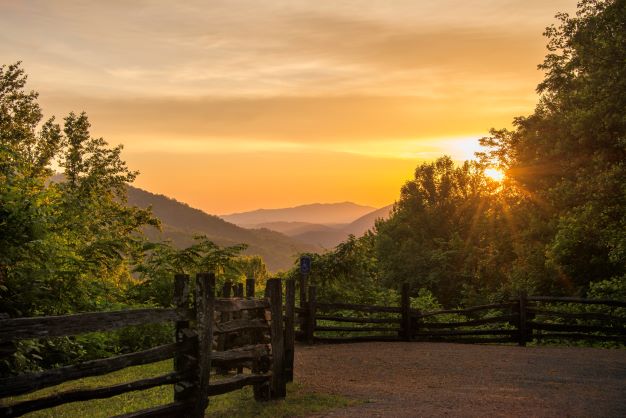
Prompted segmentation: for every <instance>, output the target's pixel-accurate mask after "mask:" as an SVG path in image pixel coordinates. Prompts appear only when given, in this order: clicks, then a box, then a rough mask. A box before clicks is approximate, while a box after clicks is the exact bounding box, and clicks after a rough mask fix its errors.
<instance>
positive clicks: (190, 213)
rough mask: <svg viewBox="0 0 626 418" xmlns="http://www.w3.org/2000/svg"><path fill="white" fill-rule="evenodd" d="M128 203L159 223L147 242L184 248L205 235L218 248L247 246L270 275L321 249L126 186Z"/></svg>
mask: <svg viewBox="0 0 626 418" xmlns="http://www.w3.org/2000/svg"><path fill="white" fill-rule="evenodd" d="M128 203H129V204H130V205H132V206H138V207H142V208H145V207H148V206H152V212H153V213H154V214H155V216H156V217H157V218H159V219H160V220H161V222H162V232H159V231H158V230H157V229H156V228H152V227H150V228H146V231H145V233H146V235H147V236H148V237H149V238H151V239H154V240H156V239H171V240H172V242H173V243H174V244H175V245H176V246H178V247H184V246H188V245H189V244H191V243H192V242H193V236H194V235H198V234H203V235H206V236H207V237H208V238H209V239H210V240H212V241H213V242H215V243H216V244H219V245H234V244H240V243H245V244H248V249H247V250H246V251H245V253H246V254H255V255H260V256H261V257H263V260H265V263H266V264H267V266H268V269H269V270H270V271H273V272H276V271H278V270H284V269H288V268H291V267H292V266H293V263H294V260H295V257H296V255H297V254H298V253H301V252H319V251H320V250H321V248H320V247H319V246H316V245H311V244H307V243H305V242H303V241H301V240H297V239H294V238H290V237H288V236H286V235H283V234H281V233H280V232H276V231H271V230H269V229H265V228H263V229H246V228H242V227H239V226H237V225H233V224H232V223H229V222H226V221H225V220H223V219H221V218H219V217H217V216H214V215H209V214H207V213H205V212H203V211H201V210H199V209H194V208H192V207H190V206H189V205H187V204H185V203H181V202H178V201H176V200H174V199H171V198H169V197H167V196H163V195H158V194H154V193H150V192H147V191H145V190H142V189H139V188H136V187H132V186H129V188H128Z"/></svg>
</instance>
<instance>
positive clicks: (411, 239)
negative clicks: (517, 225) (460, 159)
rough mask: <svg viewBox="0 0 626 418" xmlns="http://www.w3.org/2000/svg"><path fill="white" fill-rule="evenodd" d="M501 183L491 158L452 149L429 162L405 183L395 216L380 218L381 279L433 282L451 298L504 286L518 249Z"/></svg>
mask: <svg viewBox="0 0 626 418" xmlns="http://www.w3.org/2000/svg"><path fill="white" fill-rule="evenodd" d="M499 187H500V186H499V185H498V184H497V183H496V182H494V181H492V180H490V179H489V178H487V177H486V176H485V175H484V166H482V165H480V164H478V163H476V162H469V161H468V162H465V163H464V164H463V165H461V166H455V165H454V163H453V162H452V160H451V159H450V158H449V157H443V158H440V159H438V160H437V161H436V162H434V163H424V164H422V165H420V166H418V167H417V169H416V170H415V178H414V180H412V181H409V182H407V183H406V184H405V185H404V187H403V188H402V190H401V194H400V199H399V201H398V202H397V203H396V204H395V206H394V210H393V212H392V215H391V217H390V218H389V219H388V220H386V221H380V222H378V223H377V224H376V232H377V240H376V249H377V256H378V260H379V269H380V275H381V279H382V280H383V281H384V283H385V284H386V285H387V286H389V287H392V288H395V289H399V288H400V286H401V285H402V283H404V282H408V283H409V284H410V285H411V289H412V291H413V293H414V294H415V295H417V293H418V290H419V289H422V288H425V289H428V290H430V291H431V292H433V294H434V295H435V296H436V298H437V299H438V300H439V301H441V302H442V303H444V304H446V305H450V304H456V303H459V302H460V301H461V299H462V298H463V296H468V295H470V294H477V293H482V294H486V293H487V292H489V291H491V292H493V291H496V290H498V288H499V287H500V286H501V284H502V283H504V282H505V281H506V280H505V273H504V270H503V269H501V268H500V266H501V265H504V264H505V263H506V262H508V261H509V260H510V259H511V257H512V254H513V249H512V246H511V241H510V239H509V237H508V235H509V228H508V225H507V222H506V221H507V219H506V217H505V214H506V210H507V209H506V207H504V205H503V202H502V200H501V197H500V196H499Z"/></svg>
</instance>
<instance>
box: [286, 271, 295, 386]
mask: <svg viewBox="0 0 626 418" xmlns="http://www.w3.org/2000/svg"><path fill="white" fill-rule="evenodd" d="M295 312H296V282H295V280H293V279H289V280H287V281H286V282H285V378H286V379H287V382H293V356H294V345H295V337H296V330H295V319H296V318H295Z"/></svg>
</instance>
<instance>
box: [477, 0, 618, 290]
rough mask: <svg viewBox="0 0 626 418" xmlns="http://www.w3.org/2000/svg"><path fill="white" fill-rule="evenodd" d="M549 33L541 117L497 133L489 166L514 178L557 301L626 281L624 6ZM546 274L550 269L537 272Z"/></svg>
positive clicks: (582, 14)
mask: <svg viewBox="0 0 626 418" xmlns="http://www.w3.org/2000/svg"><path fill="white" fill-rule="evenodd" d="M557 17H558V19H559V21H560V23H559V25H558V26H551V27H549V28H548V29H547V30H546V32H545V35H546V36H547V37H548V39H549V43H548V51H549V53H548V55H547V56H546V58H545V60H544V62H543V64H541V65H540V66H539V68H540V69H542V70H544V71H545V73H546V76H545V79H544V81H543V82H542V83H541V84H539V86H538V88H537V91H538V92H539V93H540V94H541V98H540V102H539V104H538V105H537V108H536V109H535V112H534V113H533V114H532V115H530V116H528V117H520V118H517V119H516V120H515V124H514V125H515V129H514V130H513V131H506V130H502V131H495V130H494V131H492V135H491V136H490V137H488V138H484V139H483V144H484V145H487V146H488V147H490V148H491V151H490V152H489V153H485V154H483V155H482V158H483V161H484V162H488V163H495V164H500V165H502V166H504V167H506V168H507V170H508V175H509V177H510V178H511V187H514V188H515V189H516V191H517V193H518V194H519V195H520V196H523V199H522V200H521V202H520V209H519V210H518V213H520V212H525V213H526V214H527V215H526V218H527V219H526V224H525V226H524V229H526V230H529V231H533V232H531V233H530V234H529V235H532V236H533V241H534V242H529V245H531V246H533V247H534V250H533V252H534V253H535V254H536V255H537V257H536V261H537V262H535V263H533V264H532V265H529V266H527V267H528V269H527V273H528V274H532V272H531V271H530V270H537V269H542V270H543V272H544V273H545V274H546V275H548V276H551V278H550V280H548V281H549V282H550V283H551V284H552V286H551V290H552V291H561V292H564V293H579V294H584V293H585V292H586V289H587V288H588V286H589V284H590V283H591V282H595V281H602V280H606V279H610V278H615V279H618V280H620V279H619V278H622V279H621V280H623V279H624V277H625V274H626V164H625V163H626V159H625V157H626V118H625V117H624V109H626V66H625V65H624V63H625V62H626V30H625V26H626V23H625V22H626V1H624V0H614V1H596V0H585V1H582V2H580V3H579V8H578V12H577V14H576V16H569V15H567V14H564V13H561V14H558V15H557ZM539 264H543V266H540V265H539Z"/></svg>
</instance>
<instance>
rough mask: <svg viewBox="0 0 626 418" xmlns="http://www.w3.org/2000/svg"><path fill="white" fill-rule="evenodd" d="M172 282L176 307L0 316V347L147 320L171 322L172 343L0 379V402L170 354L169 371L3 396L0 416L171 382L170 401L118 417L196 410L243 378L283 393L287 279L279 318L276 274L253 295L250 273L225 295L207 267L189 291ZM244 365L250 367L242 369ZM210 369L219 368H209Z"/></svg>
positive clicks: (287, 368) (289, 357)
mask: <svg viewBox="0 0 626 418" xmlns="http://www.w3.org/2000/svg"><path fill="white" fill-rule="evenodd" d="M174 284H175V286H174V304H175V306H176V307H175V308H169V309H165V308H154V309H136V310H124V311H116V312H92V313H81V314H74V315H63V316H52V317H34V318H13V319H2V320H0V345H4V346H6V345H10V344H13V343H14V342H15V341H17V340H24V339H36V338H50V337H62V336H72V335H78V334H82V333H87V332H94V331H109V330H114V329H118V328H122V327H126V326H133V325H142V324H150V323H159V322H173V323H174V326H175V342H174V343H171V344H165V345H161V346H159V347H154V348H151V349H149V350H144V351H140V352H135V353H130V354H124V355H119V356H116V357H111V358H106V359H98V360H92V361H87V362H83V363H79V364H75V365H69V366H64V367H59V368H55V369H50V370H45V371H42V372H36V373H26V374H20V375H16V376H10V377H3V378H0V402H2V398H7V397H14V396H18V395H23V394H28V393H31V392H34V391H37V390H40V389H43V388H47V387H51V386H55V385H58V384H60V383H63V382H67V381H70V380H75V379H80V378H84V377H88V376H98V375H104V374H107V373H111V372H113V371H116V370H121V369H124V368H126V367H130V366H137V365H143V364H148V363H154V362H158V361H162V360H167V359H173V360H174V370H173V371H172V372H170V373H166V374H164V375H161V376H157V377H152V378H148V379H142V380H137V381H133V382H127V383H122V384H117V385H114V386H107V387H98V388H88V389H77V390H68V391H64V392H59V393H55V394H52V395H48V396H43V397H40V398H37V399H31V400H23V401H18V402H16V403H13V404H10V405H6V404H5V403H4V402H2V403H0V405H2V406H0V417H17V416H21V415H23V414H26V413H28V412H32V411H37V410H42V409H48V408H52V407H55V406H58V405H62V404H66V403H69V402H76V401H87V400H92V399H101V398H109V397H112V396H116V395H120V394H122V393H126V392H131V391H141V390H146V389H149V388H153V387H156V386H162V385H174V387H173V389H174V402H172V403H169V404H167V405H162V406H158V407H154V408H150V409H145V410H142V411H137V412H133V413H130V414H126V415H122V417H125V418H130V417H133V418H134V417H171V416H176V415H179V416H181V417H183V416H184V417H202V416H204V410H205V409H206V408H207V405H208V402H209V397H211V396H215V395H219V394H223V393H227V392H231V391H233V390H237V389H240V388H243V387H244V386H249V385H252V386H253V387H254V396H255V398H256V399H257V400H269V399H275V398H284V397H285V396H286V382H287V381H288V380H290V379H291V378H292V376H293V335H294V332H293V323H294V303H295V297H294V296H295V293H294V289H295V287H294V283H293V281H286V304H285V307H284V308H285V309H284V310H285V311H286V317H284V316H283V294H282V282H281V280H279V279H270V280H268V282H267V288H266V294H265V297H264V298H258V299H255V298H254V279H248V280H247V283H246V289H247V292H246V293H247V295H246V296H247V297H243V287H238V288H237V292H236V294H235V297H232V298H231V297H229V296H230V295H226V297H221V298H217V297H215V276H214V275H213V274H211V273H201V274H198V275H197V276H196V281H195V286H194V291H193V292H192V289H191V286H190V280H189V277H188V276H187V275H176V277H175V283H174ZM192 293H193V295H192ZM192 296H193V297H192ZM290 313H291V317H290V316H289V315H290ZM285 325H286V327H285ZM289 327H291V330H290V329H289ZM215 349H217V350H215ZM244 368H246V369H248V370H250V372H249V373H244V372H243V371H244ZM212 369H216V370H218V373H213V374H211V370H212ZM231 369H233V370H237V374H235V375H234V376H230V375H229V376H228V377H224V376H219V377H218V375H219V374H228V373H227V372H228V371H229V370H231ZM5 401H6V400H5Z"/></svg>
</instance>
